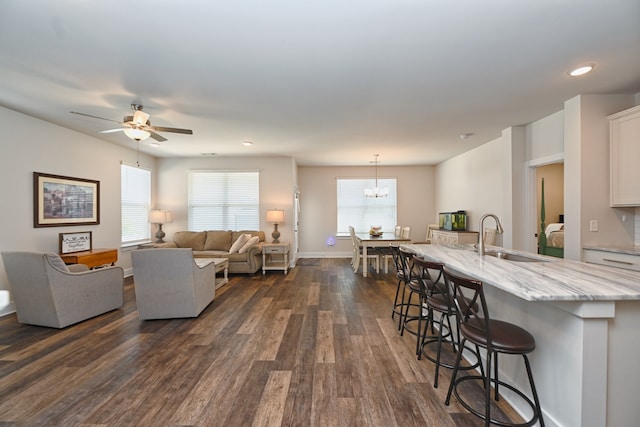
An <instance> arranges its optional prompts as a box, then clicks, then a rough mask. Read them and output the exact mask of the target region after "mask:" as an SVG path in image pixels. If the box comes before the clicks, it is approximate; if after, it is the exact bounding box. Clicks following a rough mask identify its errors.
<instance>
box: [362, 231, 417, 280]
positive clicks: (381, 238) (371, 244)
mask: <svg viewBox="0 0 640 427" xmlns="http://www.w3.org/2000/svg"><path fill="white" fill-rule="evenodd" d="M355 234H356V240H357V241H358V244H359V245H362V276H363V277H367V251H368V249H369V248H379V247H385V246H389V244H391V243H408V242H411V239H409V238H406V237H402V236H399V235H397V234H395V233H384V232H383V233H381V234H380V235H371V234H369V233H355Z"/></svg>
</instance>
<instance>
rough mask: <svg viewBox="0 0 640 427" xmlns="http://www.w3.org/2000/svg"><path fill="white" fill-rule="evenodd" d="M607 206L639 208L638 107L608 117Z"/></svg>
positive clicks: (639, 129)
mask: <svg viewBox="0 0 640 427" xmlns="http://www.w3.org/2000/svg"><path fill="white" fill-rule="evenodd" d="M609 132H610V150H611V153H610V161H611V164H610V169H611V206H640V106H638V107H634V108H630V109H628V110H625V111H621V112H620V113H616V114H613V115H611V116H609Z"/></svg>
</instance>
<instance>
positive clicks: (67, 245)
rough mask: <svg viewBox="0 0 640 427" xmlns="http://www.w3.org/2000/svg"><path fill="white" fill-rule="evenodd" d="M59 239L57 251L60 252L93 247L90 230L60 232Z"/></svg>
mask: <svg viewBox="0 0 640 427" xmlns="http://www.w3.org/2000/svg"><path fill="white" fill-rule="evenodd" d="M59 240H60V242H59V251H58V252H59V253H60V254H70V253H74V252H84V251H90V250H91V249H92V248H93V236H92V234H91V231H80V232H77V233H60V234H59Z"/></svg>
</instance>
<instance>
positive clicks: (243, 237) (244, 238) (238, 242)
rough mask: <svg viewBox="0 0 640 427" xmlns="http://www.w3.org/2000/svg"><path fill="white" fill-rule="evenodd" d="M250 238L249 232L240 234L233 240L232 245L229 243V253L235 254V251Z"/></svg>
mask: <svg viewBox="0 0 640 427" xmlns="http://www.w3.org/2000/svg"><path fill="white" fill-rule="evenodd" d="M250 238H251V234H241V235H240V237H238V238H237V239H236V241H235V242H233V245H231V248H230V249H229V253H230V254H235V253H236V252H238V251H239V250H240V248H242V247H243V246H244V244H245V243H247V241H248V240H249V239H250Z"/></svg>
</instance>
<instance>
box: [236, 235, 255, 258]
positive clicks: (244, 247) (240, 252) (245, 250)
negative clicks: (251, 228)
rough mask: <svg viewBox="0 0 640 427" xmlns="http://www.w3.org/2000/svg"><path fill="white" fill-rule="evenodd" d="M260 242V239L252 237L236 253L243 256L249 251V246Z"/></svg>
mask: <svg viewBox="0 0 640 427" xmlns="http://www.w3.org/2000/svg"><path fill="white" fill-rule="evenodd" d="M259 240H260V238H259V237H258V236H253V237H252V238H250V239H249V240H247V243H245V244H244V246H242V247H241V248H240V250H239V251H238V253H239V254H243V253H245V252H247V251H248V250H249V248H250V247H251V246H254V245H256V244H257V243H258V241H259Z"/></svg>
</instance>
